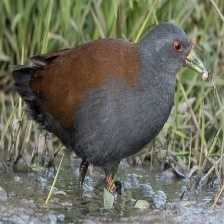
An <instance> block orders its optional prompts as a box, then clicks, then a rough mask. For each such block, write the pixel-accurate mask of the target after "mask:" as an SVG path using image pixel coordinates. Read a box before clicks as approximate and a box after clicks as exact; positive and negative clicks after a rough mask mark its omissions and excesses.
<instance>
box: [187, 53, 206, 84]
mask: <svg viewBox="0 0 224 224" xmlns="http://www.w3.org/2000/svg"><path fill="white" fill-rule="evenodd" d="M185 63H186V65H187V66H188V67H190V68H192V69H193V70H195V71H196V72H198V73H199V74H201V76H202V79H203V80H207V79H208V77H209V73H208V70H207V68H206V67H205V65H204V64H203V63H202V61H201V60H200V59H199V58H198V57H197V55H196V54H195V52H194V51H193V50H191V52H190V54H189V55H188V56H187V58H186V60H185Z"/></svg>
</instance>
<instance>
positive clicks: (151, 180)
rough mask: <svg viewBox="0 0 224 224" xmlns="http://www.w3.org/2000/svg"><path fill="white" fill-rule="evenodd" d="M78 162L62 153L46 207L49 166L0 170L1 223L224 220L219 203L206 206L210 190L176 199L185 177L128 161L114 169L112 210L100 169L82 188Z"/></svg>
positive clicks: (194, 221)
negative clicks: (117, 194) (116, 183)
mask: <svg viewBox="0 0 224 224" xmlns="http://www.w3.org/2000/svg"><path fill="white" fill-rule="evenodd" d="M78 166H79V161H78V160H77V159H74V158H72V159H71V158H70V157H68V156H66V158H65V159H64V161H63V166H62V170H61V172H60V175H59V179H58V181H57V184H56V187H55V189H54V194H53V197H52V199H51V200H50V203H49V205H48V207H44V206H43V204H44V201H45V199H46V197H47V194H48V192H49V189H50V186H51V183H52V179H53V176H54V172H53V171H52V170H48V171H44V170H43V171H39V172H37V173H23V174H18V173H17V174H15V173H12V172H8V173H6V172H4V173H0V179H1V183H0V186H1V187H0V223H1V224H3V223H10V224H11V223H12V224H14V223H16V224H17V223H19V224H25V223H35V224H36V223H37V224H39V223H52V224H53V223H87V224H93V223H152V224H156V223H174V224H175V223H186V224H187V223H188V224H190V223H192V224H193V223H197V224H198V223H199V224H200V223H203V224H207V223H218V224H219V223H220V224H221V223H224V213H223V210H222V208H217V209H210V202H211V199H212V197H213V195H214V192H212V191H203V192H202V193H200V194H197V196H196V195H194V194H186V195H185V196H184V198H183V200H180V196H181V194H182V192H183V189H185V188H186V187H185V186H186V184H187V183H186V181H185V180H183V179H182V180H180V179H177V178H174V176H172V175H170V174H169V175H170V176H171V177H172V178H167V174H166V175H165V176H164V174H163V175H161V172H158V173H155V172H152V171H150V169H149V167H144V168H143V167H133V166H129V165H128V164H127V163H123V164H122V165H121V167H120V169H119V174H118V178H119V179H120V181H121V182H122V183H123V186H124V192H123V194H122V197H121V198H118V199H117V201H116V204H115V206H114V209H112V210H105V209H104V208H103V200H102V196H103V195H102V192H103V189H102V180H103V172H101V171H100V170H98V169H93V170H92V171H90V173H91V175H88V177H87V179H86V181H85V184H84V189H83V191H81V190H80V188H79V185H78ZM169 175H168V177H169ZM165 177H166V178H165ZM138 201H143V202H146V203H143V204H144V206H145V205H147V206H146V207H145V209H143V208H141V203H140V206H135V205H136V202H138ZM144 206H143V207H144Z"/></svg>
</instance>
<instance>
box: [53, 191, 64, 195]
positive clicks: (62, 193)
mask: <svg viewBox="0 0 224 224" xmlns="http://www.w3.org/2000/svg"><path fill="white" fill-rule="evenodd" d="M54 194H55V195H63V196H65V195H66V192H64V191H55V192H54Z"/></svg>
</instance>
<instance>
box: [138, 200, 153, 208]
mask: <svg viewBox="0 0 224 224" xmlns="http://www.w3.org/2000/svg"><path fill="white" fill-rule="evenodd" d="M149 207H150V204H149V202H148V201H146V200H138V201H137V202H136V203H135V208H139V209H148V208H149Z"/></svg>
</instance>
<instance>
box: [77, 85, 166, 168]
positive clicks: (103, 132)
mask: <svg viewBox="0 0 224 224" xmlns="http://www.w3.org/2000/svg"><path fill="white" fill-rule="evenodd" d="M141 94H142V93H141ZM141 94H140V93H137V92H131V91H127V92H126V91H125V92H124V91H114V89H113V91H112V92H111V91H110V89H109V88H107V91H93V92H91V94H89V97H88V99H87V100H86V101H85V102H84V103H83V105H82V106H81V107H80V110H79V111H78V112H77V113H76V119H75V133H74V146H73V148H74V150H75V152H76V153H77V155H78V156H80V157H82V158H84V159H88V160H89V161H90V162H92V163H93V164H95V165H98V166H104V165H105V164H106V163H109V162H112V161H120V160H121V159H123V158H125V157H127V156H130V155H132V154H134V153H137V152H138V151H139V150H141V148H142V147H143V146H144V145H145V144H147V143H148V142H150V140H152V138H154V137H155V135H156V134H157V133H158V132H159V131H160V130H161V128H162V127H163V125H164V123H165V121H166V120H167V118H168V115H169V112H170V109H169V110H167V108H168V106H167V108H165V107H164V112H163V113H162V114H160V112H161V108H160V112H159V111H157V109H156V105H152V102H149V103H147V102H146V101H147V99H145V96H144V94H143V95H141ZM151 106H154V109H153V110H150V107H151ZM165 110H166V111H165Z"/></svg>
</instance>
